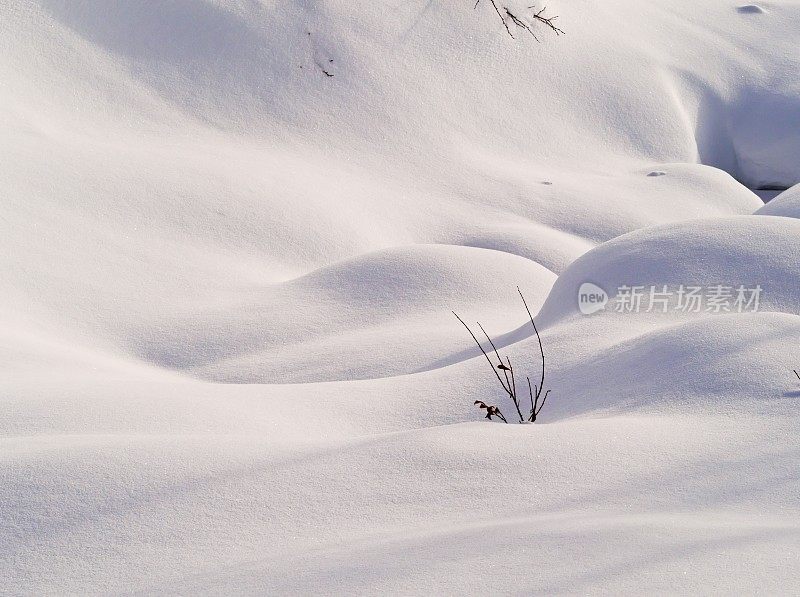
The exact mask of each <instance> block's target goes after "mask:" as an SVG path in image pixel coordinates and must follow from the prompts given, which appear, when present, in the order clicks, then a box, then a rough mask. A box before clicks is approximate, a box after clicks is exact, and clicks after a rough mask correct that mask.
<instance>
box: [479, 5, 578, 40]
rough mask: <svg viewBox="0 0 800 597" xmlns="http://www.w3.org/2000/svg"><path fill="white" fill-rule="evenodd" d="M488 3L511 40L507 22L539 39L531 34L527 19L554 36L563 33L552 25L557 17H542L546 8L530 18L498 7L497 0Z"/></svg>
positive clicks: (501, 6)
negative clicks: (546, 28)
mask: <svg viewBox="0 0 800 597" xmlns="http://www.w3.org/2000/svg"><path fill="white" fill-rule="evenodd" d="M489 2H490V3H491V5H492V8H494V11H495V13H497V17H498V18H499V19H500V22H501V23H503V27H505V30H506V33H508V35H509V36H511V37H512V38H513V37H514V34H513V33H512V32H511V28H510V27H509V26H508V21H509V20H510V21H511V22H512V23H513V24H514V25H515V26H516V27H519V28H520V29H524V30H525V31H527V32H528V33H530V34H531V35H532V36H533V39H535V40H536V41H539V38H538V37H536V34H535V33H534V32H533V28H532V26H531V23H530V22H528V19H529V18H530V19H532V20H533V21H534V22H539V23H542V24H543V25H545V26H546V27H548V28H549V29H550V30H552V31H553V32H554V33H555V34H556V35H561V34H562V33H564V31H563V30H562V29H560V28H559V27H557V26H556V25H555V23H553V21H555V20H556V19H557V18H558V16H557V15H556V16H553V17H546V16H544V11H545V10H546V9H547V7H543V8H541V9H539V10H538V11H537V12H534V13H532V14H531V15H530V16H528V15H519V14H515V13H513V12H511V10H510V9H509V8H508V7H507V6H505V5H498V4H497V0H489ZM480 3H481V0H476V2H475V6H473V7H472V8H473V9H476V8H478V5H479V4H480ZM532 8H534V6H529V7H528V10H531V9H532Z"/></svg>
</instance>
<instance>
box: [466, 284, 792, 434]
mask: <svg viewBox="0 0 800 597" xmlns="http://www.w3.org/2000/svg"><path fill="white" fill-rule="evenodd" d="M517 292H518V293H519V296H520V298H522V304H523V305H525V310H526V311H527V312H528V317H529V318H530V321H531V325H532V326H533V331H534V332H535V333H536V338H537V339H538V341H539V353H540V354H541V357H542V374H541V378H540V383H539V385H532V384H531V379H530V377H526V378H525V379H526V380H527V381H528V396H529V397H530V401H531V412H530V415H529V416H528V418H527V422H530V423H535V422H536V419H537V417H538V416H539V413H541V412H542V409H543V408H544V405H545V402H546V401H547V396H548V395H549V394H550V390H547V392H545V393H544V395H542V391H543V389H544V374H545V359H544V348H543V346H542V338H541V336H540V335H539V330H538V328H537V327H536V323H535V322H534V320H533V314H532V313H531V310H530V308H528V303H527V301H526V300H525V297H524V296H523V294H522V291H521V290H520V289H519V286H517ZM453 315H455V316H456V319H458V321H459V322H461V325H463V326H464V327H465V328H466V330H467V332H469V335H470V336H472V339H473V340H474V342H475V344H477V345H478V348H479V349H480V351H481V353H482V354H483V356H484V358H486V362H487V363H489V366H490V367H491V368H492V372H493V373H494V376H495V377H496V378H497V381H498V383H499V384H500V387H501V388H503V391H504V392H505V393H506V394H507V395H508V397H509V398H511V401H512V402H513V403H514V408H515V409H516V411H517V415H518V416H519V422H520V423H525V422H526V418H525V416H524V415H523V414H522V410H521V408H520V407H521V405H522V401H521V400H520V399H519V396H518V395H517V378H516V375H515V374H514V366H513V365H512V364H511V358H510V357H508V356H506V357H505V362H504V361H503V356H502V355H501V354H500V351H499V350H497V346H495V343H494V341H493V340H492V338H491V336H489V334H488V333H487V332H486V330H485V329H484V328H483V326H482V325H481V323H480V322H478V327H479V328H480V330H481V332H483V335H484V336H485V337H486V341H487V342H488V343H489V345H490V346H491V347H492V351H493V352H494V355H495V357H497V361H498V362H497V364H495V363H494V362H493V361H492V358H491V357H490V356H489V353H488V352H487V351H486V349H484V347H483V344H481V342H480V340H478V337H477V336H476V335H475V333H474V332H473V331H472V329H471V328H470V327H469V326H468V325H467V324H466V323H465V322H464V320H463V319H461V317H459V316H458V313H456V312H455V311H453ZM498 370H499V371H502V372H503V377H500V373H498ZM798 377H800V376H798ZM503 378H505V381H504V380H503ZM534 389H535V391H534ZM540 401H541V402H540ZM475 404H478V405H480V408H482V409H485V410H486V418H487V419H489V420H491V419H492V417H493V416H496V417H497V418H501V419H502V420H503V421H504V422H506V423H508V421H507V420H506V418H505V417H504V416H503V415H502V413H500V410H499V409H497V407H494V406H487V405H486V403H485V402H483V401H481V400H476V401H475Z"/></svg>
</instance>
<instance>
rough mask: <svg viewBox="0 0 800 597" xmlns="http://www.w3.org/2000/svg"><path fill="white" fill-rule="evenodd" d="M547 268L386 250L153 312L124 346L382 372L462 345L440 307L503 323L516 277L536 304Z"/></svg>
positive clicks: (348, 372) (234, 375)
mask: <svg viewBox="0 0 800 597" xmlns="http://www.w3.org/2000/svg"><path fill="white" fill-rule="evenodd" d="M555 277H556V276H555V274H553V273H552V272H550V271H549V270H547V269H546V268H544V267H542V266H541V265H539V264H537V263H535V262H532V261H530V260H527V259H525V258H523V257H519V256H516V255H512V254H509V253H503V252H499V251H491V250H486V249H477V248H472V247H460V246H448V245H415V246H407V247H399V248H393V249H387V250H382V251H376V252H373V253H368V254H365V255H361V256H359V257H356V258H353V259H348V260H345V261H342V262H339V263H335V264H333V265H331V266H328V267H324V268H321V269H319V270H317V271H314V272H312V273H310V274H307V275H305V276H302V277H300V278H297V279H295V280H292V281H289V282H286V283H283V284H276V285H272V286H268V287H262V288H259V289H254V290H251V291H250V292H248V293H240V294H237V295H236V296H233V297H230V298H229V299H228V301H227V302H225V303H224V304H221V305H219V306H218V307H217V308H216V309H213V310H208V311H206V312H203V313H201V314H191V313H189V314H186V315H185V316H182V317H176V318H175V319H173V320H172V321H171V322H169V323H167V322H161V325H159V326H154V327H152V328H150V329H146V330H142V331H141V332H140V334H139V335H138V336H137V338H136V339H135V343H134V345H133V346H132V349H133V351H134V352H135V353H136V354H137V355H138V356H139V357H140V358H143V359H144V360H146V361H148V362H153V363H155V364H158V365H161V366H164V367H167V368H170V369H177V370H180V371H183V372H186V373H188V374H190V375H193V376H196V377H200V378H203V379H210V380H214V381H226V382H248V383H254V382H262V383H263V382H268V383H280V382H301V381H303V382H305V381H330V380H339V379H359V378H360V379H364V378H376V377H386V376H391V375H397V374H401V373H408V372H411V371H414V370H416V369H417V368H419V367H420V366H421V365H422V364H424V363H425V362H428V361H430V360H433V359H434V358H435V357H437V356H439V355H440V354H442V353H443V352H444V353H446V352H447V351H452V350H453V349H454V348H455V347H457V346H460V345H462V344H463V342H464V336H463V335H462V333H461V332H459V329H460V324H459V323H458V321H457V320H456V319H455V318H454V317H453V314H452V313H451V310H456V311H461V312H462V313H463V314H467V313H468V314H469V315H470V317H471V318H472V319H478V318H479V319H480V320H481V321H482V322H483V323H484V324H486V325H487V326H489V327H490V329H505V330H508V329H511V328H513V327H514V326H515V325H518V323H519V321H520V320H521V319H522V316H523V315H524V312H521V313H520V310H521V306H520V303H519V296H518V295H517V293H516V285H517V284H518V285H519V286H520V287H521V288H522V290H523V292H525V293H526V296H527V297H528V300H529V301H530V303H531V304H532V308H534V309H535V308H538V307H539V306H540V305H541V303H542V302H543V300H544V298H545V297H546V295H547V292H548V291H549V289H550V287H551V286H552V284H553V282H554V280H555ZM463 334H466V332H463ZM123 340H124V339H123ZM467 340H469V339H468V338H467Z"/></svg>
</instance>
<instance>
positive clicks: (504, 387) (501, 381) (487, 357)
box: [452, 311, 508, 392]
mask: <svg viewBox="0 0 800 597" xmlns="http://www.w3.org/2000/svg"><path fill="white" fill-rule="evenodd" d="M452 313H453V315H455V316H456V319H458V320H459V321H460V322H461V325H463V326H464V327H465V328H467V331H468V332H469V335H470V336H472V339H473V340H475V344H477V345H478V348H480V349H481V352H482V353H483V356H485V357H486V360H487V361H488V362H489V366H490V367H491V368H492V371H494V374H495V375H496V376H497V381H499V382H500V385H501V386H503V389H504V390H506V392H508V390H507V389H506V386H505V385H504V384H503V380H502V379H500V374H499V373H498V372H497V370H496V369H495V368H494V364H493V363H492V359H490V358H489V355H488V354H486V351H485V350H484V349H483V345H482V344H481V343H480V342H478V339H477V338H476V337H475V334H473V333H472V330H471V329H469V326H468V325H467V324H466V323H464V320H463V319H461V318H460V317H459V316H458V313H456V312H455V311H453V312H452Z"/></svg>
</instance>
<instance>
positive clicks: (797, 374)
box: [792, 369, 800, 379]
mask: <svg viewBox="0 0 800 597" xmlns="http://www.w3.org/2000/svg"><path fill="white" fill-rule="evenodd" d="M792 371H794V374H795V375H796V376H797V379H800V373H798V372H797V369H792Z"/></svg>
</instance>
